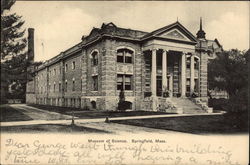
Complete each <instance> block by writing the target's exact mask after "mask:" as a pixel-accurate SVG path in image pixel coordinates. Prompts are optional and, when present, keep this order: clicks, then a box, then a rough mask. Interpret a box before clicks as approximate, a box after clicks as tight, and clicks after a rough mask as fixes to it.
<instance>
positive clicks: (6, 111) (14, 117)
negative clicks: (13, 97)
mask: <svg viewBox="0 0 250 165" xmlns="http://www.w3.org/2000/svg"><path fill="white" fill-rule="evenodd" d="M0 112H1V119H0V120H1V122H7V121H27V120H33V119H32V118H30V117H29V116H27V115H25V114H23V113H22V112H19V111H18V110H16V109H15V108H12V107H11V106H9V105H7V104H4V105H0Z"/></svg>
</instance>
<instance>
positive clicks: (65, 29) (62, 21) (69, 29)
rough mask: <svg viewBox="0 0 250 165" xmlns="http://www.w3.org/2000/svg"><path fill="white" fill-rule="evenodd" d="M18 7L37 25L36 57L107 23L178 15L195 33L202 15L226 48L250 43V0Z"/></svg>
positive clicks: (152, 21) (154, 24)
mask: <svg viewBox="0 0 250 165" xmlns="http://www.w3.org/2000/svg"><path fill="white" fill-rule="evenodd" d="M13 12H16V13H17V14H18V15H21V16H22V19H23V20H24V21H25V24H24V28H26V29H28V28H34V29H35V61H45V60H48V59H50V58H52V57H54V56H56V55H58V54H59V53H60V52H62V51H64V50H66V49H68V48H70V47H72V46H74V45H75V44H77V43H79V42H80V41H81V37H82V36H83V35H88V34H89V33H90V31H91V30H92V28H93V27H97V28H98V27H100V26H101V25H102V23H108V22H113V23H114V24H115V25H117V26H118V27H123V28H130V29H136V30H142V31H146V32H151V31H153V30H156V29H158V28H161V27H163V26H166V25H168V24H171V23H174V22H176V21H177V18H178V21H179V22H180V23H181V24H182V25H184V26H185V27H186V28H187V29H188V30H189V31H190V32H191V33H192V34H194V35H195V36H196V33H197V31H198V30H199V20H200V17H202V20H203V29H204V31H205V32H206V38H207V39H212V40H213V39H215V38H217V39H218V40H219V42H220V43H221V45H223V48H224V49H225V50H229V49H233V48H237V49H239V50H246V49H249V2H247V1H241V2H239V1H237V2H235V1H221V2H219V1H216V2H214V1H207V2H206V1H205V2H204V1H178V2H176V1H93V2H91V1H73V2H72V1H71V2H70V1H43V2H42V1H17V2H16V3H15V4H14V5H13V7H12V8H11V10H10V13H13ZM26 35H27V34H26Z"/></svg>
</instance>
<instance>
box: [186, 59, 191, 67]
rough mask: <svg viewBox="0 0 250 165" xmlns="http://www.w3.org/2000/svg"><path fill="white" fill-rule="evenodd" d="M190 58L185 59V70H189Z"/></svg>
mask: <svg viewBox="0 0 250 165" xmlns="http://www.w3.org/2000/svg"><path fill="white" fill-rule="evenodd" d="M190 63H191V57H187V61H186V67H187V69H190V66H191V64H190Z"/></svg>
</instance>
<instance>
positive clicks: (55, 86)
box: [54, 84, 56, 92]
mask: <svg viewBox="0 0 250 165" xmlns="http://www.w3.org/2000/svg"><path fill="white" fill-rule="evenodd" d="M55 91H56V84H54V92H55Z"/></svg>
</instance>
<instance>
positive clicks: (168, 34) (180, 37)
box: [158, 29, 190, 41]
mask: <svg viewBox="0 0 250 165" xmlns="http://www.w3.org/2000/svg"><path fill="white" fill-rule="evenodd" d="M158 37H163V38H170V39H177V40H185V41H190V39H188V38H187V37H186V36H185V35H184V34H182V33H181V32H180V31H179V30H178V29H173V30H171V31H167V32H164V33H162V34H160V35H158Z"/></svg>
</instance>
